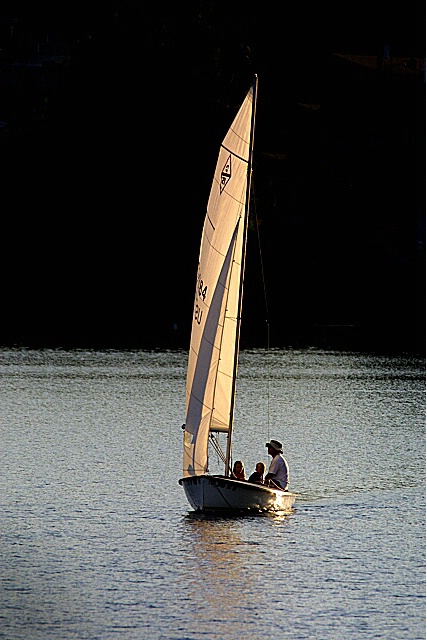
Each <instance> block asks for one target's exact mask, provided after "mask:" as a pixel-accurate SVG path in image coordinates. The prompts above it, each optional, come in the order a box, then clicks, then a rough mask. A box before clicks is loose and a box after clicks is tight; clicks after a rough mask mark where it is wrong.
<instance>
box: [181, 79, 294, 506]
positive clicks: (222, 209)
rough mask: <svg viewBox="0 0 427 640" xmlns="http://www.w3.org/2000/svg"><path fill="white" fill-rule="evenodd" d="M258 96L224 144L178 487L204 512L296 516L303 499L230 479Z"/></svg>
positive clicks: (202, 271) (252, 93) (200, 279)
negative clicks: (216, 469)
mask: <svg viewBox="0 0 427 640" xmlns="http://www.w3.org/2000/svg"><path fill="white" fill-rule="evenodd" d="M257 89H258V78H257V77H255V79H254V82H253V85H252V86H251V88H250V89H249V91H248V93H247V95H246V97H245V99H244V101H243V103H242V105H241V107H240V109H239V111H238V113H237V115H236V117H235V119H234V121H233V123H232V125H231V127H230V128H229V130H228V132H227V134H226V136H225V138H224V140H223V142H222V144H221V147H220V150H219V155H218V160H217V164H216V169H215V174H214V178H213V182H212V186H211V192H210V196H209V200H208V207H207V212H206V217H205V222H204V226H203V233H202V239H201V244H200V252H199V265H198V269H197V281H196V292H195V302H194V311H193V324H192V330H191V340H190V350H189V358H188V368H187V381H186V421H185V425H183V429H184V457H183V477H182V478H181V479H180V480H179V484H180V485H181V486H182V487H183V488H184V491H185V495H186V497H187V500H188V502H189V503H190V505H191V506H192V508H193V509H194V510H195V511H200V512H209V513H212V512H224V511H225V512H227V511H228V512H235V511H239V512H250V513H251V512H269V511H289V510H291V509H292V506H293V504H294V502H295V498H296V495H295V494H294V493H291V492H289V491H284V490H282V489H276V488H273V487H269V486H266V485H262V484H254V483H250V482H247V481H245V480H237V479H235V478H233V477H231V466H232V464H231V463H232V436H233V428H234V426H233V417H234V401H235V392H236V380H237V366H238V355H239V341H240V322H241V310H242V296H243V279H244V271H245V257H246V242H247V229H248V219H249V201H250V191H251V178H252V157H253V145H254V128H255V113H256V99H257ZM221 437H225V439H226V443H225V450H224V448H223V447H222V446H221V443H220V438H221ZM209 445H211V447H212V448H213V450H214V451H215V452H216V454H217V456H219V458H220V459H221V460H222V461H223V463H224V466H225V471H224V475H210V474H209V451H208V450H209Z"/></svg>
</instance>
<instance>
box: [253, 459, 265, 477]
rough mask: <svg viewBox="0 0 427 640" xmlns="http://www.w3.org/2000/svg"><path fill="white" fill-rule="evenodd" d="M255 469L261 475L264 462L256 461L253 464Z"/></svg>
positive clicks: (263, 469)
mask: <svg viewBox="0 0 427 640" xmlns="http://www.w3.org/2000/svg"><path fill="white" fill-rule="evenodd" d="M255 471H256V472H257V473H259V475H260V476H263V475H264V472H265V464H264V463H263V462H257V463H256V465H255Z"/></svg>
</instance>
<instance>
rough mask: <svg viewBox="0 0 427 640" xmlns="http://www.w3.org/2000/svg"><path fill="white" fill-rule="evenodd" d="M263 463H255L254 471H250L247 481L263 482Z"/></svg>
mask: <svg viewBox="0 0 427 640" xmlns="http://www.w3.org/2000/svg"><path fill="white" fill-rule="evenodd" d="M264 473H265V464H264V463H263V462H257V463H256V465H255V471H254V472H253V473H251V475H250V476H249V478H248V482H255V483H256V484H264Z"/></svg>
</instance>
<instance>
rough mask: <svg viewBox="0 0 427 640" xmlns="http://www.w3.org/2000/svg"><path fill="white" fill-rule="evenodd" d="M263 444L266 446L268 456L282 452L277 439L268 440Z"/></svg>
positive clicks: (280, 444)
mask: <svg viewBox="0 0 427 640" xmlns="http://www.w3.org/2000/svg"><path fill="white" fill-rule="evenodd" d="M265 446H266V447H267V450H268V453H269V455H270V456H273V458H274V456H277V454H278V453H283V446H282V443H281V442H279V441H278V440H270V442H266V443H265Z"/></svg>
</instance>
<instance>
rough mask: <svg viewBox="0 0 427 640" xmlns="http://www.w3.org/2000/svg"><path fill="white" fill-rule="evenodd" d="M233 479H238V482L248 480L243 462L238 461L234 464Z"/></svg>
mask: <svg viewBox="0 0 427 640" xmlns="http://www.w3.org/2000/svg"><path fill="white" fill-rule="evenodd" d="M231 477H232V478H236V480H246V475H245V467H244V465H243V462H242V461H241V460H236V462H235V463H234V465H233V471H232V472H231Z"/></svg>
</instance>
